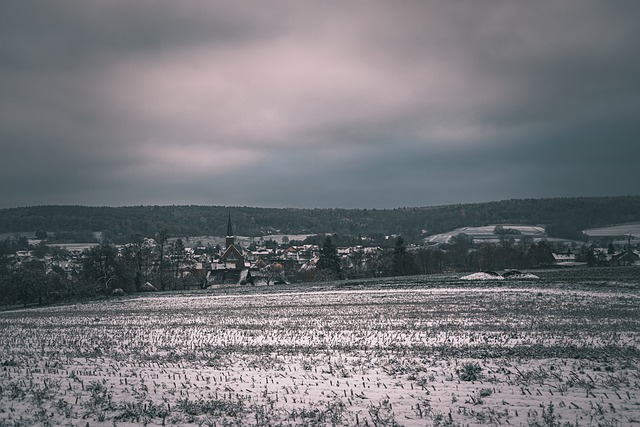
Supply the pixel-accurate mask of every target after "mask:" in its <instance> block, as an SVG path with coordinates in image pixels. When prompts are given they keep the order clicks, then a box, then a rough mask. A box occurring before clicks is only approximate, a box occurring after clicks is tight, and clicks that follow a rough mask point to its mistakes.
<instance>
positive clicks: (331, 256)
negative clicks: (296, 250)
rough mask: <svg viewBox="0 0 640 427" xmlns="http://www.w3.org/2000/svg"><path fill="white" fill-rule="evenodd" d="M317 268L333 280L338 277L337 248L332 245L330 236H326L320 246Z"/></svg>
mask: <svg viewBox="0 0 640 427" xmlns="http://www.w3.org/2000/svg"><path fill="white" fill-rule="evenodd" d="M317 267H318V269H320V270H321V271H323V272H325V273H328V274H329V275H331V276H332V277H334V278H337V277H339V276H340V257H338V248H337V247H336V245H335V244H334V243H333V240H332V239H331V237H330V236H327V238H326V239H325V240H324V243H323V245H322V249H320V259H319V260H318V265H317Z"/></svg>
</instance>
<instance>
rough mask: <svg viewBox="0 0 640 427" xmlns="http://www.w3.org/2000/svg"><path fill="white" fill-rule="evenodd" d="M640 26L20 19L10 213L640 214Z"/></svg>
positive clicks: (2, 25) (417, 19) (135, 7)
mask: <svg viewBox="0 0 640 427" xmlns="http://www.w3.org/2000/svg"><path fill="white" fill-rule="evenodd" d="M638 12H640V5H638V4H637V2H631V1H629V2H620V3H616V4H615V5H614V4H611V3H604V2H597V1H568V2H562V3H557V2H547V1H544V2H535V3H534V2H528V3H513V2H503V1H492V2H482V3H479V2H474V1H468V2H444V1H433V2H431V1H429V2H422V1H415V2H405V3H402V5H398V4H389V3H388V2H383V1H380V2H378V1H373V2H366V3H364V2H362V3H360V2H350V3H347V4H345V3H344V2H315V3H313V4H309V3H300V2H292V1H276V2H270V3H269V7H264V3H263V2H242V3H237V2H236V3H229V2H217V1H213V2H211V1H190V2H187V3H184V2H172V1H146V0H143V1H137V2H129V1H110V2H97V3H95V2H80V1H75V0H62V1H59V2H44V1H43V2H40V1H32V0H27V1H21V2H10V3H7V4H5V5H3V6H2V13H0V39H1V40H3V42H2V43H0V95H1V96H0V144H1V146H2V152H3V156H2V158H0V179H2V181H3V182H4V183H5V184H3V185H2V192H3V194H5V195H6V196H5V197H4V198H3V201H2V202H1V203H2V204H4V206H16V205H24V204H41V203H45V202H46V203H90V204H115V205H121V204H140V203H216V204H240V205H267V206H345V207H351V206H357V207H394V206H407V205H427V204H442V203H454V202H465V201H482V200H493V199H502V198H511V197H540V196H559V195H561V196H567V195H591V194H598V195H600V194H628V193H637V189H636V188H637V186H635V184H631V183H633V182H637V180H638V179H637V178H638V172H637V168H634V167H633V165H632V164H631V160H630V159H632V158H633V156H634V155H637V154H640V153H638V152H637V150H638V149H637V148H636V144H635V143H634V142H633V141H634V140H633V136H634V135H637V130H638V129H637V127H636V126H635V125H634V123H635V122H636V121H637V113H636V112H637V111H638V107H639V105H638V104H639V101H640V93H639V91H640V84H638V83H637V77H636V76H637V75H638V72H639V71H640V69H639V68H640V66H639V63H640V60H639V59H638V58H640V52H639V50H640V45H638V43H635V40H637V39H638V38H639V37H638V36H640V34H638V33H639V32H640V29H639V27H638V25H637V23H636V22H635V17H637V16H638ZM621 152H624V153H626V155H625V156H620V155H618V154H616V153H621ZM636 158H637V157H636ZM620 165H623V166H624V167H622V168H621V167H620ZM594 170H595V171H597V172H596V173H594ZM15 176H22V179H21V180H20V181H19V183H18V182H16V183H15V184H13V177H15ZM625 178H627V179H625ZM8 180H9V181H12V184H11V185H9V184H6V183H7V182H8Z"/></svg>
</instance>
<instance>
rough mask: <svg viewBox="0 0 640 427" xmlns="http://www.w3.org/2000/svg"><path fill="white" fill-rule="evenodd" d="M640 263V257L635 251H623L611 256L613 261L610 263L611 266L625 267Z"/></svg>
mask: <svg viewBox="0 0 640 427" xmlns="http://www.w3.org/2000/svg"><path fill="white" fill-rule="evenodd" d="M638 261H640V256H638V254H637V253H635V252H633V251H622V252H620V253H617V254H613V255H611V261H609V263H610V265H611V266H614V267H615V266H623V265H634V264H635V263H637V262H638Z"/></svg>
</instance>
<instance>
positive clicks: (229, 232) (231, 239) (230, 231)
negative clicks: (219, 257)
mask: <svg viewBox="0 0 640 427" xmlns="http://www.w3.org/2000/svg"><path fill="white" fill-rule="evenodd" d="M234 243H235V238H234V236H233V228H232V227H231V212H229V221H228V222H227V248H228V247H229V246H233V244H234Z"/></svg>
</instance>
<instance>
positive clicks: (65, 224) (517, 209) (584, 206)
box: [0, 196, 640, 243]
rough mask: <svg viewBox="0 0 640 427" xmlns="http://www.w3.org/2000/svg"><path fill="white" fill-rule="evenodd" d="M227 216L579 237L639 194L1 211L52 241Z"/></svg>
mask: <svg viewBox="0 0 640 427" xmlns="http://www.w3.org/2000/svg"><path fill="white" fill-rule="evenodd" d="M229 213H230V214H231V215H232V217H233V219H234V224H235V228H236V230H235V231H236V233H237V234H238V235H242V236H253V237H258V236H268V235H270V234H280V233H282V234H316V233H339V234H342V235H353V236H357V235H374V234H384V235H389V234H401V235H403V236H405V238H406V240H408V241H412V240H415V239H417V238H418V237H419V236H420V235H422V234H424V233H426V234H437V233H441V232H445V231H449V230H452V229H455V228H458V227H463V226H480V225H487V224H498V223H513V224H540V225H546V227H547V233H548V234H549V236H551V237H562V238H569V239H580V238H582V237H583V236H582V234H581V233H582V230H583V229H585V228H589V227H600V226H604V225H609V224H616V223H624V222H633V221H640V197H639V196H623V197H586V198H559V199H558V198H556V199H515V200H505V201H500V202H489V203H474V204H459V205H446V206H433V207H416V208H399V209H293V208H289V209H275V208H255V207H225V206H129V207H88V206H34V207H22V208H10V209H0V233H24V232H35V231H40V232H41V233H42V232H45V233H48V234H47V238H48V240H49V241H50V242H58V243H63V242H78V241H83V242H86V241H98V240H99V238H100V236H96V235H95V234H94V232H96V231H99V232H102V238H105V239H108V240H110V241H112V242H115V243H129V242H131V238H132V237H131V236H134V235H138V234H141V235H155V234H157V233H159V232H160V231H161V230H168V232H169V233H170V234H171V235H173V236H203V235H210V236H224V235H225V231H226V219H227V217H228V215H229Z"/></svg>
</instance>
